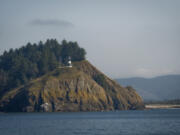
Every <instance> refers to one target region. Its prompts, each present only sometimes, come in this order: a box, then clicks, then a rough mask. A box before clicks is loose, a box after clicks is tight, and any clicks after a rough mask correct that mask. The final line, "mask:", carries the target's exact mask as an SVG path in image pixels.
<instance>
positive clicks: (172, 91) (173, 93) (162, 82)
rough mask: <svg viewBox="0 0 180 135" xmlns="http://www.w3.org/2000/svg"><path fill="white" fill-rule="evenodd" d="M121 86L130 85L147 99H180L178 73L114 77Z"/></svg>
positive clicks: (179, 78) (179, 77) (179, 76)
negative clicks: (150, 76) (124, 77)
mask: <svg viewBox="0 0 180 135" xmlns="http://www.w3.org/2000/svg"><path fill="white" fill-rule="evenodd" d="M116 81H117V82H118V83H120V84H121V85H123V86H129V85H130V86H132V87H134V88H135V89H136V91H137V92H138V93H139V94H140V95H141V96H142V97H143V99H144V100H145V101H147V100H158V101H160V100H171V99H180V75H166V76H158V77H154V78H150V79H147V78H140V77H136V78H126V79H123V78H120V79H116Z"/></svg>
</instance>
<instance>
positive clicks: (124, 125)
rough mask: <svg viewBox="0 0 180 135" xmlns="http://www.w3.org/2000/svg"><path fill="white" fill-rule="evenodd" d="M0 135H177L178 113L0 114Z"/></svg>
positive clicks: (156, 111)
mask: <svg viewBox="0 0 180 135" xmlns="http://www.w3.org/2000/svg"><path fill="white" fill-rule="evenodd" d="M0 135H180V109H164V110H160V109H157V110H145V111H118V112H84V113H9V114H0Z"/></svg>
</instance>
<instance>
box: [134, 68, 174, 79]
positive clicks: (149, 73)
mask: <svg viewBox="0 0 180 135" xmlns="http://www.w3.org/2000/svg"><path fill="white" fill-rule="evenodd" d="M173 73H174V71H173V70H170V69H165V68H164V69H149V68H143V67H141V68H137V69H136V70H135V72H134V74H135V75H136V76H140V77H154V76H159V75H167V74H173Z"/></svg>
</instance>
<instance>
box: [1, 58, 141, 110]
mask: <svg viewBox="0 0 180 135" xmlns="http://www.w3.org/2000/svg"><path fill="white" fill-rule="evenodd" d="M143 108H144V104H143V102H142V99H141V97H140V96H139V95H138V94H137V93H136V91H135V90H134V89H133V88H132V87H126V88H124V87H122V86H120V85H119V84H118V83H117V82H115V81H113V80H111V79H110V78H108V77H107V76H106V75H104V74H103V73H101V72H100V71H99V70H97V69H96V68H95V67H94V66H93V65H91V64H90V63H89V62H88V61H86V60H83V61H79V62H73V67H72V68H69V67H64V68H56V69H55V70H53V71H51V72H48V73H46V74H45V75H43V76H41V77H39V78H37V79H34V80H31V81H29V82H28V83H26V84H25V85H22V86H20V87H17V88H15V89H12V90H9V91H8V92H6V93H5V94H4V95H3V96H2V98H1V99H0V111H3V112H42V111H45V112H58V111H60V112H62V111H63V112H64V111H104V110H105V111H106V110H129V109H131V110H134V109H143Z"/></svg>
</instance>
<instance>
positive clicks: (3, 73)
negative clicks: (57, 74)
mask: <svg viewBox="0 0 180 135" xmlns="http://www.w3.org/2000/svg"><path fill="white" fill-rule="evenodd" d="M85 55H86V52H85V50H84V49H83V48H81V47H79V45H78V44H77V42H67V41H66V40H63V41H62V43H61V44H59V43H58V42H57V40H56V39H48V40H47V41H46V42H45V43H43V42H41V41H40V42H39V43H38V44H35V43H34V44H31V43H28V44H27V45H26V46H23V47H21V48H19V49H10V50H9V51H8V52H7V51H5V52H4V53H3V55H1V56H0V97H1V95H3V93H5V92H7V91H8V90H11V89H12V88H15V87H19V86H20V85H23V84H25V83H27V82H29V81H30V80H32V79H35V78H37V77H40V76H42V75H44V74H46V73H48V72H49V71H53V70H54V69H56V68H57V67H58V66H59V65H64V64H66V62H67V57H69V56H71V57H72V61H81V60H84V59H85Z"/></svg>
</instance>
